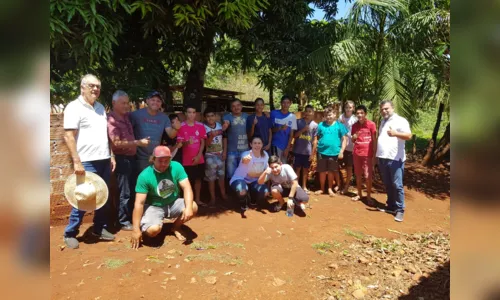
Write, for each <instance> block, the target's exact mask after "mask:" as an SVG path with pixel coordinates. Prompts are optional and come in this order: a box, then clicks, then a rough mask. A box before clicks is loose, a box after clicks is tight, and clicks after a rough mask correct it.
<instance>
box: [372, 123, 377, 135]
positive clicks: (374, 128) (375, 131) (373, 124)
mask: <svg viewBox="0 0 500 300" xmlns="http://www.w3.org/2000/svg"><path fill="white" fill-rule="evenodd" d="M371 131H372V134H375V133H377V125H375V123H372V126H371Z"/></svg>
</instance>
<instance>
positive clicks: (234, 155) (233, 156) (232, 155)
mask: <svg viewBox="0 0 500 300" xmlns="http://www.w3.org/2000/svg"><path fill="white" fill-rule="evenodd" d="M245 151H246V150H245ZM245 151H228V152H227V157H226V170H227V171H226V178H228V179H231V177H233V174H234V171H236V168H238V165H239V164H240V160H241V154H243V152H245Z"/></svg>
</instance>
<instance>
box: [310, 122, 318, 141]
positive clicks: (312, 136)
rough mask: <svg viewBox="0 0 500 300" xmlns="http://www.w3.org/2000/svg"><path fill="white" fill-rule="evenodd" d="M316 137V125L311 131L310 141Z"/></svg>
mask: <svg viewBox="0 0 500 300" xmlns="http://www.w3.org/2000/svg"><path fill="white" fill-rule="evenodd" d="M316 135H318V125H316V126H315V127H314V129H313V130H312V131H311V139H314V138H315V137H316Z"/></svg>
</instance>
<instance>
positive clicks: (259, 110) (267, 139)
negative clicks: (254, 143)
mask: <svg viewBox="0 0 500 300" xmlns="http://www.w3.org/2000/svg"><path fill="white" fill-rule="evenodd" d="M254 103H255V114H251V115H249V116H248V118H247V136H248V141H251V140H252V138H253V137H254V136H258V137H260V138H261V139H262V142H263V143H264V151H266V152H267V153H268V154H269V153H270V150H271V141H272V138H273V132H272V130H271V128H272V124H271V119H269V117H268V116H266V114H264V99H262V98H257V99H255V102H254Z"/></svg>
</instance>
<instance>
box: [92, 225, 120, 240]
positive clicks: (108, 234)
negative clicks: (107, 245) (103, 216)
mask: <svg viewBox="0 0 500 300" xmlns="http://www.w3.org/2000/svg"><path fill="white" fill-rule="evenodd" d="M92 235H93V236H95V237H98V238H99V239H100V240H105V241H112V240H114V239H115V236H114V235H113V234H112V233H111V232H109V231H107V230H106V229H104V228H103V229H102V231H101V234H99V233H95V232H92Z"/></svg>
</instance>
